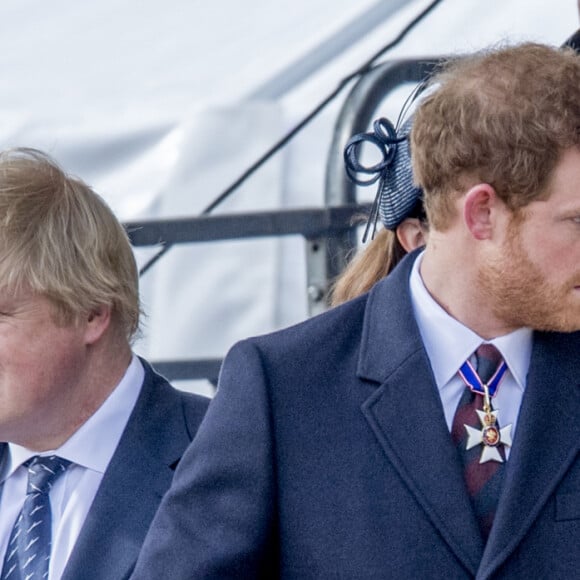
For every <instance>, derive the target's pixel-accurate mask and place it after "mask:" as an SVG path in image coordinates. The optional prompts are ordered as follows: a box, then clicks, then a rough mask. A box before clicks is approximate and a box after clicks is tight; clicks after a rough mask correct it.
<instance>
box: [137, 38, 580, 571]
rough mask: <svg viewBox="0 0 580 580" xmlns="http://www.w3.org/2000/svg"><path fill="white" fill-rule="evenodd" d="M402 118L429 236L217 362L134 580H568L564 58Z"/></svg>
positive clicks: (573, 322) (575, 324) (572, 114)
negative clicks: (349, 297)
mask: <svg viewBox="0 0 580 580" xmlns="http://www.w3.org/2000/svg"><path fill="white" fill-rule="evenodd" d="M433 82H434V89H433V91H432V92H430V93H428V96H427V97H425V100H424V101H423V102H422V103H421V104H420V105H419V107H418V110H417V112H416V114H415V118H414V123H413V129H412V140H411V150H412V155H411V157H412V159H413V170H414V174H415V176H416V179H417V181H418V184H419V185H420V186H421V187H422V188H423V191H424V201H425V205H426V209H427V217H428V220H429V225H430V233H429V238H428V241H427V244H426V248H425V250H424V251H416V252H414V253H412V254H410V255H409V256H407V257H406V258H405V259H404V260H403V261H402V262H401V263H400V264H399V265H398V267H397V268H396V269H395V270H394V271H393V272H392V273H391V274H390V275H389V276H387V278H386V279H384V280H383V281H381V282H379V283H378V284H376V285H375V286H374V287H373V289H372V290H371V291H370V292H369V293H368V294H366V295H363V296H361V297H359V298H356V299H355V300H353V301H350V302H347V303H346V304H344V305H342V306H339V307H337V308H335V309H333V310H331V311H329V312H327V313H325V314H323V315H321V316H319V317H316V318H314V319H312V320H309V321H307V322H305V323H303V324H300V325H298V326H295V327H293V328H290V329H287V330H284V331H282V332H279V333H275V334H273V335H269V336H265V337H258V338H253V339H250V340H246V341H242V342H241V343H239V344H238V345H236V346H235V347H234V348H233V349H232V350H231V351H230V353H229V355H228V357H227V359H226V361H225V363H224V367H223V370H222V374H221V379H220V385H219V388H218V394H217V396H216V398H215V399H214V400H213V402H212V403H211V405H210V408H209V410H208V414H207V416H206V421H204V423H203V425H202V427H201V429H200V431H199V433H198V436H197V438H196V440H195V441H194V442H193V444H192V445H191V446H190V448H189V450H188V451H187V452H186V454H185V456H184V459H183V461H182V463H181V464H180V466H179V469H178V471H177V474H176V477H175V481H174V484H173V487H172V490H170V492H169V493H168V494H167V495H166V497H165V499H164V500H163V502H162V505H161V507H160V510H159V512H158V513H157V516H156V518H155V519H154V522H153V524H152V527H151V529H150V532H149V535H148V537H147V539H146V540H145V543H144V546H143V551H142V555H141V557H140V559H139V561H138V563H137V567H136V569H135V573H134V576H133V578H135V579H138V580H148V579H151V580H154V579H155V580H156V579H158V578H161V577H167V578H172V580H184V579H186V578H204V579H210V578H211V579H216V580H217V579H220V580H221V579H223V578H284V579H291V578H292V579H305V578H321V579H322V578H324V579H328V578H349V579H350V578H353V579H354V578H356V579H357V580H362V579H366V578H373V579H376V578H397V579H399V578H400V579H417V578H421V579H427V578H428V579H430V580H433V579H437V578H441V579H448V578H453V579H459V578H465V579H469V578H477V579H478V580H484V579H490V578H494V579H506V580H507V579H509V580H515V579H521V580H523V579H528V578H562V579H563V578H573V577H576V576H577V575H578V570H579V569H580V421H579V420H578V417H579V416H580V390H579V379H578V377H579V376H580V359H579V357H578V353H579V352H580V335H579V333H578V332H577V331H578V330H579V329H580V99H579V98H578V90H579V88H580V59H579V58H578V57H577V56H576V55H575V54H574V53H572V52H566V51H560V50H558V49H555V48H550V47H546V46H541V45H536V44H525V45H521V46H516V47H504V48H500V49H495V50H491V51H486V52H484V53H481V54H477V55H474V56H473V57H469V58H465V59H460V60H459V61H457V62H455V63H454V64H450V65H449V66H448V67H446V69H445V70H444V71H443V72H442V73H441V74H439V75H437V76H436V77H435V78H434V79H433Z"/></svg>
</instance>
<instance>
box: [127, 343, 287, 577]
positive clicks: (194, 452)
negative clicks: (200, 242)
mask: <svg viewBox="0 0 580 580" xmlns="http://www.w3.org/2000/svg"><path fill="white" fill-rule="evenodd" d="M265 375H266V373H265V372H264V366H263V364H262V360H261V355H260V352H259V350H258V348H257V347H256V346H255V345H254V344H253V343H252V342H251V341H244V342H241V343H238V344H237V345H235V346H234V347H233V348H232V350H231V351H230V352H229V353H228V355H227V357H226V359H225V361H224V365H223V368H222V371H221V375H220V381H219V385H218V390H217V393H216V396H215V398H214V399H213V401H212V402H211V404H210V407H209V410H208V412H207V414H206V417H205V419H204V420H203V422H202V424H201V426H200V428H199V431H198V433H197V436H196V438H195V440H194V441H193V443H192V444H191V445H190V446H189V448H188V450H187V451H186V453H185V455H184V456H183V458H182V460H181V462H180V464H179V466H178V468H177V470H176V473H175V477H174V480H173V484H172V487H171V489H170V490H169V492H168V493H167V495H166V496H165V498H164V500H163V501H162V503H161V505H160V508H159V511H158V512H157V515H156V517H155V518H154V520H153V523H152V526H151V528H150V531H149V533H148V535H147V537H146V540H145V543H144V545H143V549H142V551H141V555H140V557H139V560H138V562H137V566H136V568H135V571H134V573H133V575H132V577H131V578H133V579H134V580H147V579H151V580H159V579H160V578H171V579H172V580H180V579H186V578H204V579H213V578H215V579H220V580H223V579H226V578H260V577H267V576H272V575H275V571H274V569H273V567H274V566H275V564H274V562H275V561H276V557H275V553H274V552H275V548H274V546H275V545H276V542H275V541H274V536H275V529H276V521H275V513H276V509H275V501H276V500H275V497H276V493H275V485H276V482H275V477H274V471H275V470H274V459H273V457H274V454H273V446H274V442H273V440H272V439H273V437H272V432H273V430H272V425H271V423H272V419H271V414H270V406H269V399H268V384H267V379H266V376H265Z"/></svg>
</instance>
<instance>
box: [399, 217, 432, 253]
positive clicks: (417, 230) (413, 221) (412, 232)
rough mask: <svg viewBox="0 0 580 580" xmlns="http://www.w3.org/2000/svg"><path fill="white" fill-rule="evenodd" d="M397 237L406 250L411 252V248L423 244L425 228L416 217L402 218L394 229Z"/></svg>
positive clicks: (413, 248)
mask: <svg viewBox="0 0 580 580" xmlns="http://www.w3.org/2000/svg"><path fill="white" fill-rule="evenodd" d="M396 234H397V238H398V240H399V243H400V244H401V246H403V248H405V251H406V252H412V251H413V250H415V249H417V248H419V247H421V246H424V245H425V242H426V239H425V228H424V226H423V225H422V223H421V220H419V219H418V218H406V219H404V220H403V221H402V222H401V223H400V224H399V225H398V226H397V229H396Z"/></svg>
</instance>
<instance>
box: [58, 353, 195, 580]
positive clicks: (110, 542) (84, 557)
mask: <svg viewBox="0 0 580 580" xmlns="http://www.w3.org/2000/svg"><path fill="white" fill-rule="evenodd" d="M144 366H145V369H146V375H145V381H144V384H143V388H142V391H141V394H140V396H139V399H138V401H137V404H136V406H135V409H134V410H133V413H132V415H131V418H130V419H129V422H128V424H127V427H126V429H125V432H124V433H123V436H122V438H121V441H120V442H119V446H118V447H117V450H116V452H115V454H114V455H113V458H112V459H111V462H110V464H109V466H108V468H107V471H106V472H105V475H104V477H103V481H102V483H101V485H100V487H99V491H98V492H97V495H96V497H95V500H94V502H93V505H92V506H91V509H90V511H89V514H88V516H87V519H86V521H85V523H84V525H83V528H82V530H81V533H80V535H79V538H78V540H77V542H76V545H75V548H74V549H73V552H72V554H71V556H70V558H69V561H68V564H67V566H66V569H65V572H64V574H63V580H75V579H77V578H83V579H84V580H97V579H101V580H104V579H107V580H111V579H121V578H128V576H129V574H130V572H131V570H132V568H133V566H134V565H135V561H136V559H137V555H138V553H139V550H140V547H141V544H142V542H143V539H144V537H145V534H146V532H147V529H148V528H149V525H150V522H151V520H152V518H153V515H154V514H155V511H156V509H157V507H158V505H159V502H160V500H161V497H162V496H163V494H164V493H165V491H166V490H167V489H168V487H169V485H170V484H171V480H172V478H173V471H174V468H175V464H176V463H177V462H178V461H179V459H180V458H181V455H182V453H183V451H184V449H185V447H186V446H187V444H188V443H189V442H190V441H191V434H190V433H189V432H188V429H187V426H186V424H185V420H184V411H183V408H182V404H181V403H180V400H179V397H180V395H179V394H178V393H177V392H176V391H174V390H173V389H172V388H171V387H170V386H169V385H168V383H167V382H166V381H165V380H164V379H162V378H161V377H159V376H158V375H155V374H154V373H153V371H152V370H151V368H150V367H149V366H148V365H147V364H146V363H145V365H144Z"/></svg>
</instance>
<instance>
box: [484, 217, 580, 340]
mask: <svg viewBox="0 0 580 580" xmlns="http://www.w3.org/2000/svg"><path fill="white" fill-rule="evenodd" d="M523 223H524V221H523V220H521V219H518V218H514V219H513V220H512V222H511V223H510V226H509V228H510V229H509V232H508V236H507V239H506V243H505V247H504V249H503V250H502V252H501V253H500V254H499V255H498V256H497V257H496V258H495V259H493V260H491V261H490V262H489V263H488V265H487V266H486V267H485V268H483V269H482V270H480V272H479V284H480V290H481V291H482V293H483V295H484V296H487V297H490V298H491V300H492V311H493V314H494V315H495V316H496V317H497V318H498V319H500V320H502V321H503V322H504V323H506V324H507V325H508V326H510V327H512V328H514V329H516V328H522V327H527V328H532V329H534V330H544V331H557V332H573V331H576V330H580V288H579V286H580V266H579V269H578V272H577V273H576V274H575V275H572V276H570V277H568V278H567V279H566V280H564V281H563V282H559V281H557V280H551V279H550V277H549V276H548V275H547V273H545V272H544V271H543V269H542V268H541V267H540V266H539V265H538V264H536V263H534V261H533V260H532V258H531V254H530V252H529V251H528V250H527V249H526V248H525V247H524V244H523V243H522V235H521V231H522V226H523Z"/></svg>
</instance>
